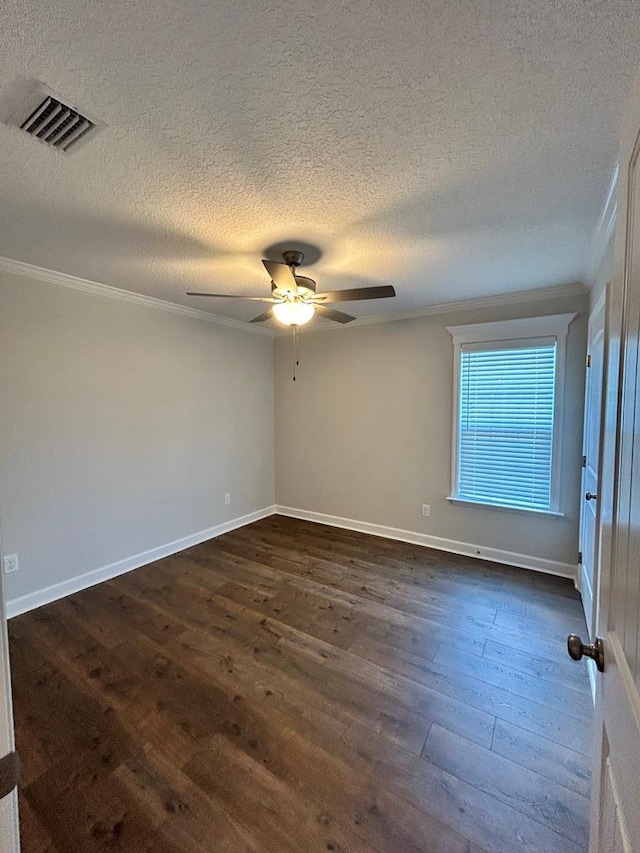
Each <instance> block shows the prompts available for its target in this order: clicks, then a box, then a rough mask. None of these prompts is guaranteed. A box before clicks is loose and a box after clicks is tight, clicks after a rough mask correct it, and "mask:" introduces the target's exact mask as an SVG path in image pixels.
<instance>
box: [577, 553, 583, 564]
mask: <svg viewBox="0 0 640 853" xmlns="http://www.w3.org/2000/svg"><path fill="white" fill-rule="evenodd" d="M578 565H579V566H581V565H582V551H578Z"/></svg>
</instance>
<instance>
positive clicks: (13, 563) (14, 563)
mask: <svg viewBox="0 0 640 853" xmlns="http://www.w3.org/2000/svg"><path fill="white" fill-rule="evenodd" d="M2 563H3V565H4V573H5V575H10V574H11V573H12V572H17V571H18V568H19V567H18V555H17V554H9V556H7V557H3V558H2Z"/></svg>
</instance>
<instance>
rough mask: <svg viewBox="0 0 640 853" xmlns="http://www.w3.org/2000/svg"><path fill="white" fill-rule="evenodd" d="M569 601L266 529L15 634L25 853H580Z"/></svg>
mask: <svg viewBox="0 0 640 853" xmlns="http://www.w3.org/2000/svg"><path fill="white" fill-rule="evenodd" d="M584 631H585V626H584V619H583V616H582V611H581V605H580V601H579V598H578V595H577V593H576V592H575V590H574V589H573V585H572V584H571V583H570V582H569V581H567V580H563V579H558V578H552V577H549V576H545V575H540V574H535V573H533V572H528V571H525V570H522V569H511V568H508V567H505V566H500V565H497V564H494V563H488V562H484V561H478V560H473V559H470V558H466V557H458V556H455V555H451V554H446V553H443V552H439V551H433V550H430V549H426V548H421V547H419V546H414V545H408V544H404V543H401V542H393V541H389V540H385V539H380V538H378V537H373V536H368V535H364V534H360V533H354V532H351V531H346V530H341V529H335V528H330V527H325V526H323V525H318V524H311V523H308V522H303V521H296V520H293V519H288V518H284V517H281V516H272V517H270V518H267V519H265V520H263V521H260V522H256V523H255V524H252V525H249V526H247V527H244V528H241V529H239V530H237V531H234V532H232V533H227V534H225V535H224V536H220V537H219V538H217V539H214V540H211V541H209V542H205V543H203V544H202V545H198V546H196V547H194V548H190V549H189V550H187V551H183V552H181V553H180V554H176V555H175V556H173V557H168V558H166V559H164V560H160V561H159V562H157V563H154V564H152V565H150V566H147V567H145V568H142V569H138V570H136V571H132V572H130V573H128V574H125V575H122V576H121V577H119V578H116V579H115V580H113V581H109V582H106V583H103V584H100V585H99V586H95V587H92V588H91V589H87V590H85V591H83V592H81V593H77V594H75V595H73V596H70V597H69V598H66V599H64V600H61V601H57V602H55V603H53V604H50V605H47V606H45V607H42V608H40V609H39V610H36V611H33V612H31V613H27V614H24V615H23V616H19V617H16V618H15V619H12V620H11V621H10V623H9V635H10V653H11V666H12V680H13V691H14V705H15V724H16V738H17V747H18V750H19V752H20V755H21V757H22V762H23V774H22V780H21V785H20V817H21V831H22V845H23V851H24V853H36V851H37V853H45V851H58V853H63V851H74V853H76V851H83V853H84V851H98V850H100V851H102V850H126V851H135V853H144V851H153V853H163V851H175V853H178V851H179V853H191V851H193V853H196V851H197V853H205V851H206V853H212V851H213V852H214V853H217V851H225V853H226V851H231V852H232V853H236V851H256V853H257V851H273V853H282V851H292V853H300V851H305V853H307V852H308V853H312V851H327V850H333V851H374V853H375V851H378V853H412V851H413V853H425V851H428V853H437V851H442V853H457V851H467V853H478V851H482V850H484V851H497V853H509V851H518V853H520V851H539V853H553V851H561V852H562V853H578V851H585V850H586V849H587V840H588V839H587V835H588V805H589V800H588V797H589V788H590V768H591V729H592V702H591V696H590V691H589V683H588V676H587V668H586V665H585V664H584V663H582V664H575V663H573V662H572V661H570V659H569V658H568V656H567V652H566V648H565V642H566V635H567V634H568V633H570V632H576V633H581V632H582V633H583V632H584Z"/></svg>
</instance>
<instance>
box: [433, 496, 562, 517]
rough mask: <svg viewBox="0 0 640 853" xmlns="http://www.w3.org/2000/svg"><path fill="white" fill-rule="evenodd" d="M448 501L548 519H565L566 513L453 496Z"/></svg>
mask: <svg viewBox="0 0 640 853" xmlns="http://www.w3.org/2000/svg"><path fill="white" fill-rule="evenodd" d="M447 500H448V501H449V503H452V504H460V505H461V506H477V507H481V508H482V509H494V510H495V509H498V510H503V511H505V512H517V513H524V514H525V515H543V516H546V517H547V518H548V517H551V518H565V513H564V512H554V510H551V509H528V508H526V507H521V506H503V505H502V504H489V503H484V501H473V500H470V499H469V498H456V497H453V496H449V497H447Z"/></svg>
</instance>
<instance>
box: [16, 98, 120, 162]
mask: <svg viewBox="0 0 640 853" xmlns="http://www.w3.org/2000/svg"><path fill="white" fill-rule="evenodd" d="M11 124H15V125H17V126H18V127H19V128H21V129H22V130H24V131H26V133H28V134H29V135H30V136H34V137H35V138H36V139H39V140H40V141H41V142H46V143H47V145H51V146H52V147H53V148H55V149H56V150H57V151H63V152H64V153H65V154H69V153H70V152H71V151H75V150H76V148H78V147H80V144H81V143H84V142H86V140H87V139H88V138H89V137H90V136H93V135H94V134H95V133H96V132H97V131H98V130H100V129H101V128H102V127H104V123H103V122H100V121H97V120H96V119H93V118H89V116H87V115H86V114H84V113H82V112H80V110H77V109H76V108H75V107H72V106H70V105H69V104H66V103H64V101H62V100H61V99H60V97H59V96H58V95H56V94H54V93H53V92H51V91H49V90H48V89H46V88H45V87H44V86H43V85H42V84H40V85H39V86H38V87H37V89H36V90H35V91H32V92H31V94H30V96H29V97H28V98H27V99H26V100H25V101H23V102H22V104H21V105H20V108H19V109H18V110H17V111H16V112H15V113H14V115H13V120H12V122H11Z"/></svg>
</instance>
